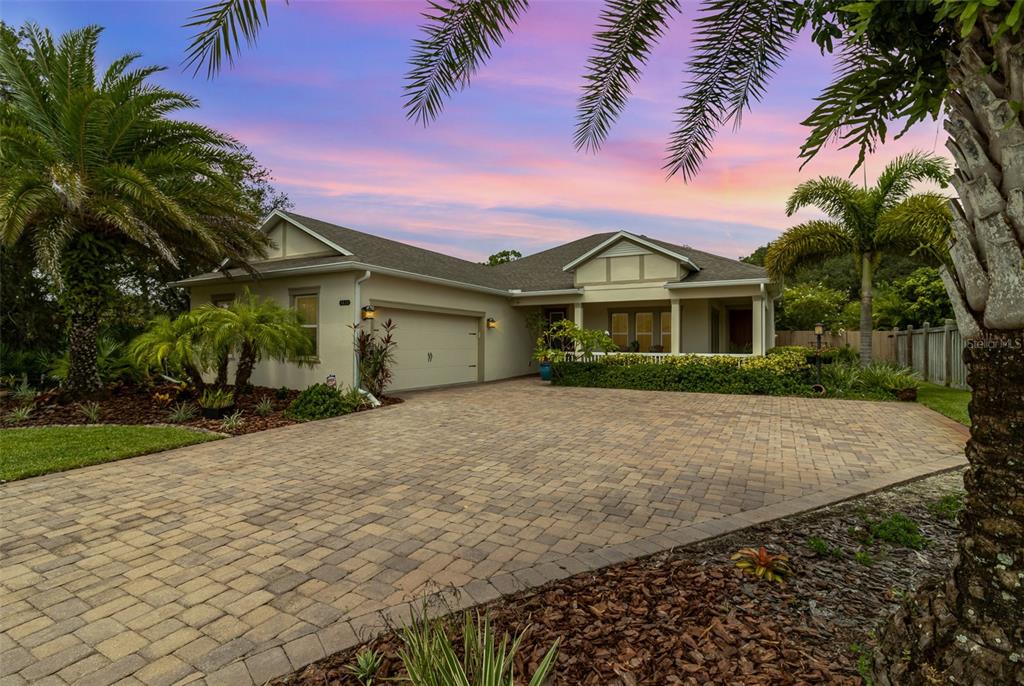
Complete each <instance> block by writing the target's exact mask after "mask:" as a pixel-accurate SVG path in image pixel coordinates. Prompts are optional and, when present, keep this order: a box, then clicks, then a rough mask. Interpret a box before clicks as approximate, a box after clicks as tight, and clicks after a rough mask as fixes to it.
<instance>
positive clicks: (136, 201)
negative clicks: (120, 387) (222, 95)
mask: <svg viewBox="0 0 1024 686" xmlns="http://www.w3.org/2000/svg"><path fill="white" fill-rule="evenodd" d="M100 32H101V29H100V28H99V27H96V26H90V27H87V28H84V29H81V30H77V31H70V32H68V33H66V34H64V35H63V36H61V37H60V39H59V41H55V40H54V38H53V36H52V35H51V34H50V33H49V31H45V30H41V29H39V28H38V27H36V26H34V25H31V24H28V25H26V26H25V27H24V28H23V29H22V31H21V35H19V34H18V33H16V32H15V31H14V30H13V29H11V28H10V27H8V26H6V25H0V168H2V169H3V174H2V175H0V240H2V241H3V243H4V244H6V245H14V244H16V243H19V242H27V243H30V244H31V245H32V246H33V252H34V259H35V261H36V263H37V266H38V268H39V269H41V270H42V271H43V272H45V273H46V274H47V275H48V276H49V277H50V278H51V279H52V281H53V282H54V283H55V284H56V286H57V289H58V297H59V299H60V302H61V305H62V306H63V308H64V310H65V311H66V314H67V317H68V329H67V339H68V340H67V344H68V352H69V357H70V362H69V369H68V377H67V381H66V389H67V390H68V391H69V392H71V393H76V394H81V393H89V392H92V391H95V390H97V389H99V388H100V385H101V382H100V378H99V374H98V373H97V367H96V340H97V335H98V332H99V330H100V326H101V321H102V317H103V315H104V313H105V312H106V310H107V307H108V303H109V302H110V300H111V295H112V293H113V290H114V288H115V285H116V283H117V280H118V279H119V278H120V276H121V275H122V274H123V273H124V272H125V265H126V264H128V263H130V261H136V263H137V262H138V261H161V260H162V261H164V262H166V263H168V264H170V265H172V266H176V265H178V264H179V263H180V262H182V261H189V260H190V261H192V263H195V264H209V263H210V262H213V261H216V260H219V259H223V258H225V257H231V258H234V259H237V260H239V261H241V262H243V263H244V262H245V259H246V258H247V257H250V256H251V255H253V254H258V253H260V252H261V251H262V250H263V248H264V246H265V244H266V238H265V237H264V236H262V235H261V234H260V233H259V232H258V231H256V230H255V229H254V222H255V217H253V216H251V215H250V213H249V212H248V211H247V210H246V209H245V207H246V205H245V202H244V199H243V194H242V190H241V187H240V186H239V184H238V183H236V182H232V181H231V180H230V178H229V177H228V176H227V175H225V173H224V170H225V169H229V168H235V167H237V165H238V161H239V160H238V158H239V156H240V155H241V148H240V146H239V144H238V143H237V142H236V141H234V140H233V139H231V138H229V137H228V136H225V135H223V134H221V133H218V132H216V131H214V130H212V129H210V128H207V127H205V126H202V125H200V124H196V123H194V122H187V121H178V120H174V119H170V118H168V115H169V114H171V113H173V112H175V111H178V110H182V109H190V108H194V107H196V106H197V103H196V101H195V100H193V99H192V98H190V97H189V96H187V95H184V94H182V93H177V92H174V91H170V90H167V89H164V88H162V87H160V86H157V85H155V84H153V83H151V82H150V77H152V76H153V75H154V74H156V73H157V72H159V71H161V68H159V67H141V68H139V67H134V66H133V64H134V62H135V61H136V59H137V58H138V55H134V54H132V55H125V56H123V57H120V58H118V59H116V60H114V61H113V62H112V63H111V64H110V65H109V67H108V68H107V69H106V71H104V72H103V73H102V74H98V73H97V70H96V46H97V42H98V39H99V36H100Z"/></svg>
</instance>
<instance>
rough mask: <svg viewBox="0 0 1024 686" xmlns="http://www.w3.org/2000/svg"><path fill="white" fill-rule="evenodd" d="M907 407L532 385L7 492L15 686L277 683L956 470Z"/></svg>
mask: <svg viewBox="0 0 1024 686" xmlns="http://www.w3.org/2000/svg"><path fill="white" fill-rule="evenodd" d="M964 440H965V432H964V430H963V428H962V427H960V426H959V425H957V424H954V423H953V422H951V421H949V420H947V419H945V418H944V417H941V416H940V415H938V414H935V413H933V412H931V411H930V410H928V409H926V408H924V407H921V406H918V405H914V404H901V403H869V402H855V401H836V400H815V399H800V398H766V397H742V396H719V395H691V394H678V393H656V392H638V391H618V390H598V389H579V388H551V387H548V386H545V385H542V384H540V383H539V382H537V381H535V380H532V379H531V380H516V381H511V382H504V383H498V384H490V385H484V386H472V387H463V388H456V389H449V390H439V391H430V392H424V393H417V394H412V395H410V396H409V398H408V401H407V402H406V403H404V404H401V405H398V406H393V407H389V408H386V409H383V410H377V411H373V412H365V413H359V414H356V415H352V416H348V417H341V418H338V419H333V420H326V421H322V422H315V423H310V424H304V425H296V426H291V427H286V428H283V429H277V430H273V431H267V432H263V433H259V434H252V435H249V436H244V437H239V438H233V439H228V440H224V441H217V442H214V443H206V444H201V445H197V446H191V447H187V448H181V449H178V450H173V451H169V452H166V453H161V454H156V455H150V456H146V457H140V458H135V459H131V460H126V461H122V462H116V463H109V464H105V465H97V466H95V467H88V468H85V469H78V470H75V471H71V472H65V473H61V474H52V475H49V476H44V477H38V478H34V479H28V480H26V481H21V482H15V483H11V484H7V485H4V486H0V513H2V523H0V554H2V564H0V597H2V598H3V601H2V602H3V607H2V610H0V632H2V633H0V670H2V673H3V675H4V677H3V678H2V679H0V683H2V684H21V683H26V682H27V683H33V684H49V683H54V684H62V683H78V684H95V685H99V684H109V683H115V682H121V683H132V684H134V683H140V682H141V683H144V684H147V685H153V686H155V685H167V684H173V683H179V682H180V683H188V682H192V683H199V682H201V681H205V682H206V683H209V684H248V683H250V682H255V683H262V682H264V681H266V680H268V679H270V678H273V677H275V676H279V675H281V674H283V673H286V672H288V671H291V670H292V669H295V668H299V667H302V666H304V665H306V664H308V663H309V662H311V661H313V660H316V659H318V658H320V657H322V656H324V654H325V653H331V652H334V651H337V650H340V649H343V648H345V647H348V646H350V645H352V644H354V643H355V642H357V636H358V635H365V633H366V632H367V631H370V630H372V629H373V628H374V627H375V626H378V625H379V622H380V611H381V610H384V609H389V611H390V612H391V614H392V615H399V616H400V615H401V614H402V613H404V612H406V611H407V609H408V602H409V601H415V600H417V599H418V598H419V597H420V596H421V595H422V594H423V593H424V591H425V589H428V588H430V587H432V585H438V586H448V585H450V586H453V587H455V588H457V589H459V591H458V597H457V600H456V605H458V606H469V605H472V604H475V603H477V602H484V601H487V600H490V599H493V598H495V597H497V596H498V595H499V594H503V593H508V592H512V591H515V590H519V589H522V588H527V587H533V586H537V585H540V584H543V583H545V582H547V581H550V580H553V579H558V578H563V577H566V576H569V575H571V574H575V573H579V572H583V571H587V570H593V569H597V568H600V567H603V566H605V565H608V564H611V563H615V562H619V561H623V560H626V559H628V558H631V557H636V556H641V555H645V554H650V553H654V552H658V551H661V550H666V549H668V548H672V547H675V546H678V545H684V544H687V543H691V542H693V541H696V540H699V539H702V538H706V537H709V536H712V535H717V534H719V533H723V532H726V531H731V530H734V529H737V528H742V527H744V526H749V525H750V524H753V523H757V522H761V521H767V520H769V519H773V518H776V517H780V516H784V515H787V514H791V513H794V512H798V511H803V510H807V509H811V508H814V507H817V506H820V505H823V504H826V503H830V502H834V501H837V500H841V499H845V498H848V497H852V496H854V495H858V494H860V493H864V492H868V491H871V490H875V489H878V488H882V487H884V486H887V485H890V484H894V483H898V482H900V481H904V480H907V479H912V478H915V477H918V476H922V475H924V474H928V473H931V472H934V471H937V470H941V469H946V468H950V467H954V466H958V465H961V464H963V456H962V451H963V443H964Z"/></svg>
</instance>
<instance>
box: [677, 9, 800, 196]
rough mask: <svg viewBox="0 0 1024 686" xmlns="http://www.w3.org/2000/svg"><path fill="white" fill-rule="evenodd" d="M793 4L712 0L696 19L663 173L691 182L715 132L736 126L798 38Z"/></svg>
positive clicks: (758, 97)
mask: <svg viewBox="0 0 1024 686" xmlns="http://www.w3.org/2000/svg"><path fill="white" fill-rule="evenodd" d="M797 8H798V3H796V2H794V1H793V0H710V1H709V2H707V3H706V4H705V6H704V10H703V13H702V15H701V16H699V17H698V18H697V19H696V22H695V23H696V35H697V39H696V41H695V45H694V57H693V58H692V59H691V60H690V61H689V65H688V71H689V74H690V79H689V83H688V86H687V89H686V92H685V94H684V95H683V105H682V106H681V107H680V108H679V109H678V110H677V111H676V125H675V129H674V130H673V131H672V134H671V137H670V141H669V147H668V157H667V159H666V162H665V167H664V168H665V169H666V170H667V171H668V174H669V176H672V175H674V174H677V173H682V175H683V178H684V179H691V178H693V177H694V176H695V175H696V174H697V172H698V171H699V170H700V166H701V164H702V163H703V161H704V160H705V158H707V156H708V154H709V153H710V152H711V148H712V144H713V142H714V137H715V134H716V132H717V131H718V129H719V128H721V127H722V126H723V125H725V124H727V123H728V122H730V121H732V122H733V123H734V125H735V126H737V127H738V126H739V125H740V121H741V119H742V116H743V112H744V111H745V110H746V109H747V108H749V106H750V104H751V102H752V101H754V100H760V99H761V97H762V96H763V95H764V88H765V86H766V85H767V83H768V80H769V79H770V78H771V77H772V75H773V74H774V73H775V70H776V68H777V67H778V65H779V64H780V62H781V61H782V59H783V58H784V57H785V56H786V54H787V52H788V51H789V46H790V44H791V43H792V41H793V39H794V38H795V37H796V29H795V28H794V24H795V17H796V10H797Z"/></svg>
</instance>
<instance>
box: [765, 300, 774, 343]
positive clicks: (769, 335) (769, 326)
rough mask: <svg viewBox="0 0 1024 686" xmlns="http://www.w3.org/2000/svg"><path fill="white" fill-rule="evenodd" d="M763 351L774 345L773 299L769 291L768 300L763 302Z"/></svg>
mask: <svg viewBox="0 0 1024 686" xmlns="http://www.w3.org/2000/svg"><path fill="white" fill-rule="evenodd" d="M765 305H766V307H765V322H764V324H765V326H764V330H765V337H764V346H765V352H767V351H768V350H771V349H772V348H774V347H775V299H774V298H772V296H771V293H769V294H768V301H767V302H766V303H765Z"/></svg>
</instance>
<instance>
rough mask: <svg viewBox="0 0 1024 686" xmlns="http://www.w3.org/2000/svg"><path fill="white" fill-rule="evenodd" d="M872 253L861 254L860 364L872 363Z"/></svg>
mask: <svg viewBox="0 0 1024 686" xmlns="http://www.w3.org/2000/svg"><path fill="white" fill-rule="evenodd" d="M871 260H872V255H871V253H864V254H863V255H861V256H860V364H861V366H862V367H866V366H868V365H869V364H871V332H872V330H873V329H874V322H873V317H872V316H871V284H872V282H873V281H874V264H873V263H872V261H871Z"/></svg>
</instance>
